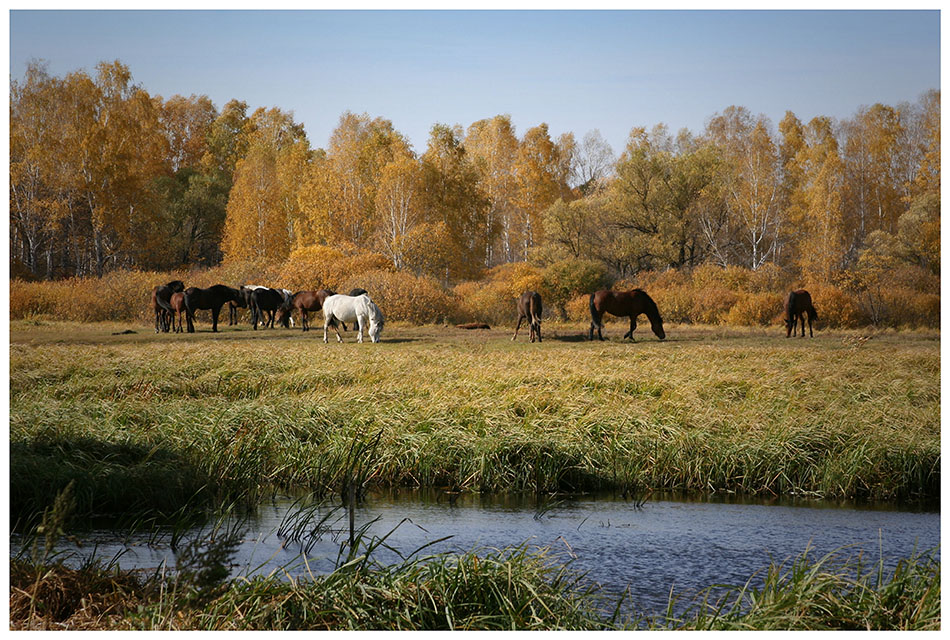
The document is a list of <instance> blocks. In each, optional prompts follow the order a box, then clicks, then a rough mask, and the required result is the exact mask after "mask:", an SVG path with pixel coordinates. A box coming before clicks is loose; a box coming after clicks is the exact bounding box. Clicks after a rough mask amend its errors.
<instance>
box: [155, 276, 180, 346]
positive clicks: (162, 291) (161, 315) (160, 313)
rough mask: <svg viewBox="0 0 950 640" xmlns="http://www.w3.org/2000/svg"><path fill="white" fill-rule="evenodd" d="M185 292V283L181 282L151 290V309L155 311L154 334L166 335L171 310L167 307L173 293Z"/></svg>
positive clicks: (174, 281)
mask: <svg viewBox="0 0 950 640" xmlns="http://www.w3.org/2000/svg"><path fill="white" fill-rule="evenodd" d="M184 290H185V283H184V282H182V281H181V280H172V281H171V282H169V283H168V284H162V285H159V286H157V287H155V288H154V289H152V308H153V309H154V310H155V333H158V332H159V331H164V332H165V333H168V323H169V319H170V318H171V313H172V309H171V306H170V305H169V300H171V297H172V294H173V293H178V292H179V291H184Z"/></svg>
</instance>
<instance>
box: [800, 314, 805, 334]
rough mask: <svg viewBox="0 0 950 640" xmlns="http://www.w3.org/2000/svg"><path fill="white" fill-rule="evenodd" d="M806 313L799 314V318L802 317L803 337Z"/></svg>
mask: <svg viewBox="0 0 950 640" xmlns="http://www.w3.org/2000/svg"><path fill="white" fill-rule="evenodd" d="M806 315H807V314H805V313H802V314H801V316H800V317H801V319H802V337H803V338H804V337H805V316H806Z"/></svg>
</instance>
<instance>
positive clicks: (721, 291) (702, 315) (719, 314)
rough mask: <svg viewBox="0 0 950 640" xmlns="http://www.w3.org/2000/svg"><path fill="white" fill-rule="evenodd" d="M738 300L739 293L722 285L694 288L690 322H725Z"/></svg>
mask: <svg viewBox="0 0 950 640" xmlns="http://www.w3.org/2000/svg"><path fill="white" fill-rule="evenodd" d="M738 301H739V294H738V293H736V292H735V291H730V290H729V289H726V288H724V287H721V286H716V285H711V286H707V287H704V288H702V289H694V290H693V307H692V309H690V313H689V317H690V322H694V323H699V324H721V323H724V322H725V321H726V316H727V315H728V313H729V310H730V309H732V307H733V306H734V305H735V304H736V302H738ZM661 313H662V312H661Z"/></svg>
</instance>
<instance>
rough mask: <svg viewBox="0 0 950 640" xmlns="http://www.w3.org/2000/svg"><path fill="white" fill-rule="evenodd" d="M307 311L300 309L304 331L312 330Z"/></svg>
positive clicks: (301, 325) (301, 324)
mask: <svg viewBox="0 0 950 640" xmlns="http://www.w3.org/2000/svg"><path fill="white" fill-rule="evenodd" d="M307 313H308V312H307V310H306V309H305V308H301V309H300V327H301V328H302V329H303V330H304V331H309V330H310V320H309V319H308V318H307Z"/></svg>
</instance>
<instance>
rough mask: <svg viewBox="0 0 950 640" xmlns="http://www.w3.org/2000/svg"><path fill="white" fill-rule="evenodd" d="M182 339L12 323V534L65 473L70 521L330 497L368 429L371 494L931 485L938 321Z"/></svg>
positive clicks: (807, 490) (865, 494)
mask: <svg viewBox="0 0 950 640" xmlns="http://www.w3.org/2000/svg"><path fill="white" fill-rule="evenodd" d="M130 326H131V330H133V331H135V333H132V334H125V335H113V334H115V333H120V332H122V331H125V330H130ZM200 329H203V330H200V331H199V332H198V333H196V334H191V335H187V334H186V335H173V334H161V335H155V334H154V333H153V332H152V331H151V330H150V329H149V328H148V327H144V326H141V325H129V324H110V323H89V324H79V323H62V322H55V321H39V320H34V321H13V322H12V323H11V354H10V355H11V365H10V369H11V371H10V376H11V380H10V392H11V415H10V430H11V436H10V437H11V454H12V455H11V457H12V467H11V479H12V486H11V509H12V516H13V522H18V521H22V522H26V521H27V520H30V519H34V518H35V517H36V515H37V514H39V513H41V512H42V510H43V509H45V508H47V507H48V506H49V505H50V504H52V500H53V498H54V497H55V495H56V494H57V493H58V492H59V491H61V490H62V489H63V488H64V487H65V486H66V485H67V484H68V483H69V482H70V481H72V482H73V483H74V485H75V487H74V488H75V491H74V495H75V499H76V502H77V505H76V513H77V514H87V515H91V514H96V515H103V514H116V513H119V514H127V513H129V512H141V513H148V514H171V513H174V512H175V511H177V510H179V509H181V508H183V507H186V506H188V505H194V504H196V503H206V504H209V503H212V502H214V501H220V500H230V501H233V500H244V501H247V502H249V503H251V504H252V503H253V502H254V501H255V500H257V499H259V497H260V496H261V495H264V494H266V493H267V492H268V491H274V490H279V491H286V490H296V489H304V490H314V489H318V490H327V491H333V490H335V487H337V486H338V484H339V482H340V481H341V478H342V475H341V474H343V473H345V472H346V468H345V466H346V464H348V463H347V460H348V456H349V455H350V452H351V450H352V449H353V447H354V443H368V442H369V441H370V440H371V439H374V438H378V440H374V447H375V450H374V453H373V455H372V464H371V465H370V466H369V467H368V468H366V469H365V475H366V478H365V479H366V480H367V482H368V484H370V485H381V486H413V487H441V488H445V489H452V490H462V491H530V492H535V493H548V492H570V491H575V492H576V491H593V490H615V491H618V492H629V493H631V494H634V493H636V494H644V493H646V492H648V491H649V490H655V489H673V490H685V491H698V492H714V491H719V492H723V491H724V492H738V493H748V494H764V495H810V496H819V497H835V498H859V499H883V500H928V499H935V498H937V497H938V496H939V484H940V471H939V461H940V427H939V425H940V423H939V406H940V392H939V371H940V360H939V334H936V333H934V332H929V331H918V332H899V333H898V332H886V331H885V332H877V333H861V332H853V331H852V332H849V331H836V332H832V331H825V332H822V333H821V334H819V335H818V337H816V338H814V339H808V338H806V339H799V338H789V339H786V338H785V337H784V332H783V331H782V330H781V328H776V327H773V328H762V329H751V328H749V329H741V328H740V329H728V328H723V327H694V326H677V325H670V326H669V327H668V336H669V338H668V339H667V340H666V341H665V342H660V341H658V340H656V339H655V338H654V337H653V336H652V335H651V334H649V331H648V329H647V328H646V327H642V328H640V329H639V330H638V334H637V335H638V336H639V339H638V341H637V342H636V343H633V344H631V343H630V342H629V341H626V342H624V341H621V340H620V339H619V338H620V335H622V333H623V331H624V330H625V329H624V328H623V325H622V324H620V323H611V324H608V325H607V331H606V333H607V335H608V336H609V337H610V338H611V339H610V340H608V341H605V342H588V341H586V340H585V339H583V337H582V334H583V333H584V327H582V326H581V325H569V324H566V325H559V324H556V323H545V334H544V335H545V340H544V342H543V343H541V344H529V343H528V342H527V341H526V340H524V338H521V339H520V341H519V342H515V343H512V342H511V341H510V333H509V331H510V329H509V328H507V327H506V328H504V329H502V328H495V329H492V330H490V331H465V330H460V329H456V328H454V327H440V326H424V327H413V326H408V325H406V326H399V325H398V324H397V325H396V326H392V325H387V327H386V330H385V331H384V333H383V341H382V343H380V344H377V345H372V344H369V343H366V344H363V345H358V344H353V343H347V344H336V343H335V342H333V336H332V335H331V343H330V344H328V345H325V344H323V343H322V341H321V332H320V331H311V332H309V333H307V334H304V333H302V332H301V331H299V330H285V329H280V330H266V331H263V330H262V331H256V332H255V331H251V330H250V329H249V328H248V327H247V326H246V325H241V326H240V327H238V328H225V329H224V330H223V331H222V332H220V333H218V334H212V333H211V332H210V331H208V330H207V327H206V326H203V327H200ZM346 337H347V340H349V341H353V340H354V339H355V335H354V334H353V333H348V334H346Z"/></svg>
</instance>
